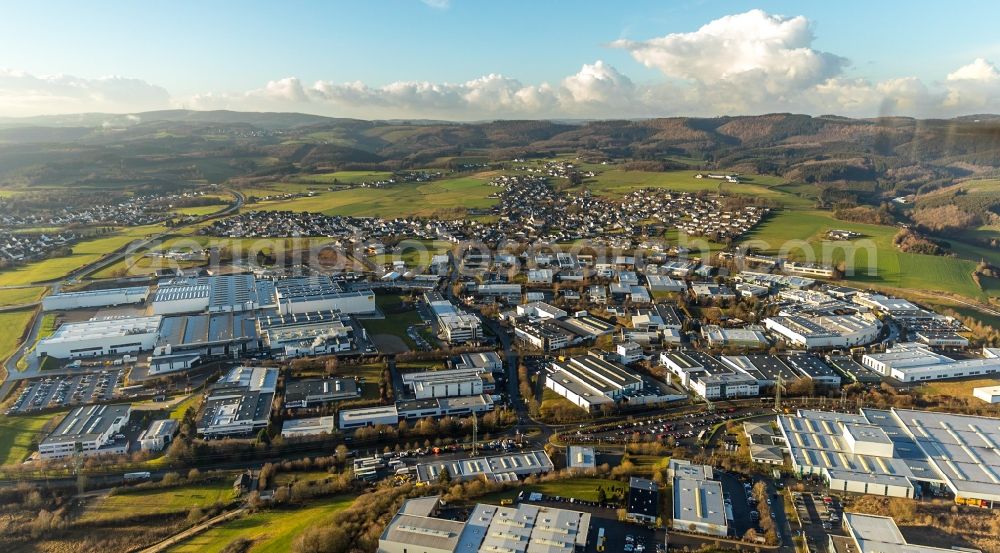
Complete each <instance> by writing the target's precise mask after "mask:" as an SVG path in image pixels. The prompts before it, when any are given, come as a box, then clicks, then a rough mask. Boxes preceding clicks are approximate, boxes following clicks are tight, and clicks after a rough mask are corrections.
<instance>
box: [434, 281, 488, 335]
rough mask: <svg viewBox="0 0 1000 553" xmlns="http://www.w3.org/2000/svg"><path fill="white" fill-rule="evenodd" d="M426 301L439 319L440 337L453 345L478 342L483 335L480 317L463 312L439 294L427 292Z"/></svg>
mask: <svg viewBox="0 0 1000 553" xmlns="http://www.w3.org/2000/svg"><path fill="white" fill-rule="evenodd" d="M424 301H426V302H427V305H428V306H430V308H431V311H432V312H433V313H434V316H435V317H436V318H437V324H438V328H439V330H440V335H441V336H442V337H444V339H445V340H447V341H448V342H449V343H451V344H464V343H466V342H477V341H479V339H480V338H481V337H482V335H483V330H482V324H483V323H482V321H480V320H479V317H477V316H475V315H473V314H471V313H467V312H465V311H462V310H461V309H459V308H457V307H455V305H454V304H453V303H451V302H450V301H448V300H446V299H444V297H442V296H441V294H440V293H438V292H426V293H425V294H424Z"/></svg>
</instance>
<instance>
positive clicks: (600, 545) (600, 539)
mask: <svg viewBox="0 0 1000 553" xmlns="http://www.w3.org/2000/svg"><path fill="white" fill-rule="evenodd" d="M607 544H608V538H607V536H605V535H604V528H600V529H598V530H597V550H598V551H604V548H605V547H607Z"/></svg>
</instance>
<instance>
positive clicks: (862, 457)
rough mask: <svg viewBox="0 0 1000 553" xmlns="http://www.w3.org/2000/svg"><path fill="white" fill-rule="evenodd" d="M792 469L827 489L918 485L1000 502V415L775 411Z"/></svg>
mask: <svg viewBox="0 0 1000 553" xmlns="http://www.w3.org/2000/svg"><path fill="white" fill-rule="evenodd" d="M777 423H778V429H779V432H780V433H781V436H782V438H783V440H784V442H785V444H786V446H787V448H788V452H789V456H790V458H791V462H792V468H793V469H794V470H796V471H797V472H799V473H800V474H818V475H820V476H822V477H823V478H824V479H825V480H826V482H827V484H828V485H829V488H830V490H832V491H842V492H855V493H865V494H871V495H884V496H894V497H916V496H917V495H919V493H920V488H919V486H918V485H917V484H920V483H923V484H926V485H928V486H930V487H931V488H932V489H934V488H939V489H947V490H948V491H950V492H951V493H952V494H954V495H955V497H956V501H957V502H959V503H961V504H973V503H974V504H975V505H981V506H995V505H996V504H997V503H998V502H1000V452H998V450H997V444H998V443H1000V419H995V418H989V417H978V416H970V415H953V414H948V413H936V412H930V411H916V410H909V409H891V410H882V409H862V410H861V412H860V413H858V414H851V413H833V412H827V411H814V410H803V409H800V410H799V411H797V412H796V413H795V414H793V415H778V417H777Z"/></svg>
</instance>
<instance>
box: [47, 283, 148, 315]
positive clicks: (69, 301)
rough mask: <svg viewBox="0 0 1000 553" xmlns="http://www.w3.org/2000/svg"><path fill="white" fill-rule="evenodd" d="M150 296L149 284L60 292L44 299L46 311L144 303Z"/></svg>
mask: <svg viewBox="0 0 1000 553" xmlns="http://www.w3.org/2000/svg"><path fill="white" fill-rule="evenodd" d="M148 296H149V287H148V286H131V287H128V288H108V289H105V290H84V291H81V292H60V293H58V294H52V295H49V296H45V297H44V298H43V299H42V310H44V311H66V310H70V309H83V308H87V307H110V306H115V305H129V304H133V303H142V302H144V301H146V298H147V297H148Z"/></svg>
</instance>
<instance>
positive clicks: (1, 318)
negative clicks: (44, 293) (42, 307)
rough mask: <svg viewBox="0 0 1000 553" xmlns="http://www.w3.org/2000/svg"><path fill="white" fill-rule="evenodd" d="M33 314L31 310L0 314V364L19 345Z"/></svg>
mask: <svg viewBox="0 0 1000 553" xmlns="http://www.w3.org/2000/svg"><path fill="white" fill-rule="evenodd" d="M34 314H35V312H34V311H33V310H31V309H22V310H18V311H5V312H2V313H0V328H2V329H3V330H4V331H3V332H0V362H3V361H6V360H7V358H8V357H10V356H11V355H12V354H13V353H14V352H15V351H17V347H18V346H19V345H21V336H22V335H24V332H25V329H27V328H28V325H29V324H31V320H32V317H33V316H34Z"/></svg>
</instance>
